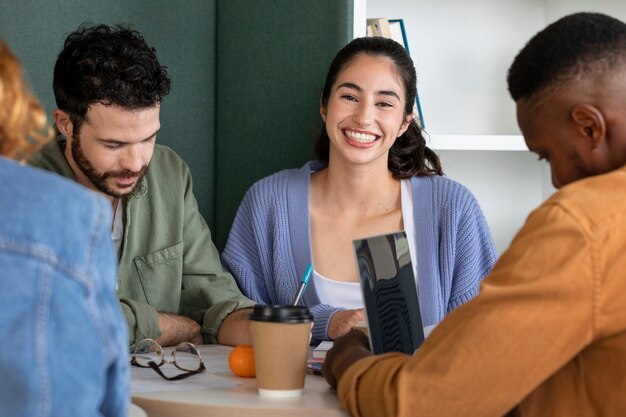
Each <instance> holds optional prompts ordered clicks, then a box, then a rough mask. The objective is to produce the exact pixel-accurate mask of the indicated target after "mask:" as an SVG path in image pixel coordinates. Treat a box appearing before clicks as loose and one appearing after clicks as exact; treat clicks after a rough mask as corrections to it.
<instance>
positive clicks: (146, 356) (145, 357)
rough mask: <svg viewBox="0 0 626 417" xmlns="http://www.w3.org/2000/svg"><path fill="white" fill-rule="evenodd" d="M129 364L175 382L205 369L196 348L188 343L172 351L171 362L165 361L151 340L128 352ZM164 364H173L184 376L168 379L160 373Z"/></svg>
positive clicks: (159, 346) (156, 345)
mask: <svg viewBox="0 0 626 417" xmlns="http://www.w3.org/2000/svg"><path fill="white" fill-rule="evenodd" d="M130 356H131V358H130V363H131V365H133V366H139V367H141V368H152V369H154V370H155V372H156V373H158V374H159V375H161V376H162V377H163V378H165V379H167V380H168V381H176V380H179V379H183V378H187V377H188V376H191V375H195V374H198V373H200V372H203V371H204V370H205V369H206V368H205V367H204V363H203V362H202V357H201V356H200V352H198V348H197V347H196V346H195V345H194V344H193V343H189V342H183V343H181V344H179V345H178V346H176V348H175V349H174V350H173V351H172V360H171V361H170V360H167V359H165V353H164V352H163V348H162V347H161V345H159V344H158V343H157V342H156V341H154V340H152V339H144V340H142V341H141V342H139V343H137V344H136V345H135V347H134V348H133V349H131V351H130ZM165 363H171V364H174V366H175V367H177V368H178V369H180V370H183V371H187V372H185V373H184V374H180V375H176V376H173V377H168V376H165V375H164V374H163V372H161V369H160V366H161V365H163V364H165Z"/></svg>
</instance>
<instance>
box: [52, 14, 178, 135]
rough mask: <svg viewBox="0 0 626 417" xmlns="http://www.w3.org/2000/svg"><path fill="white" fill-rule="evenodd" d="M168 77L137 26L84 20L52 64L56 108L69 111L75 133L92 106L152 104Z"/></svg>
mask: <svg viewBox="0 0 626 417" xmlns="http://www.w3.org/2000/svg"><path fill="white" fill-rule="evenodd" d="M170 86H171V79H170V77H169V75H168V73H167V69H166V67H165V66H163V65H161V64H160V63H159V61H158V60H157V57H156V51H155V49H154V48H151V47H150V46H148V44H147V43H146V41H145V40H144V38H143V36H142V35H141V34H140V33H139V32H137V31H136V30H133V29H131V28H130V27H126V26H123V25H116V26H114V27H110V26H107V25H96V26H88V25H86V24H82V25H81V26H80V27H79V28H78V29H77V30H76V31H74V32H72V33H70V34H69V35H68V36H67V38H66V39H65V43H64V45H63V50H62V51H61V53H59V56H58V58H57V62H56V65H55V67H54V79H53V89H54V96H55V99H56V103H57V107H58V108H59V109H61V110H63V111H65V112H67V113H68V114H69V116H70V119H71V120H72V123H73V125H74V128H73V130H74V132H73V133H74V135H77V134H78V132H79V130H80V126H81V124H82V123H83V121H84V120H85V115H86V114H87V110H88V108H89V105H90V104H93V103H102V104H105V105H116V106H120V107H122V108H124V109H127V110H135V109H141V108H147V107H152V106H155V105H156V104H157V103H160V102H161V101H162V100H163V98H164V97H165V96H166V95H167V94H168V93H169V92H170Z"/></svg>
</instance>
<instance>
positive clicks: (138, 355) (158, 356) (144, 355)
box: [130, 339, 163, 367]
mask: <svg viewBox="0 0 626 417" xmlns="http://www.w3.org/2000/svg"><path fill="white" fill-rule="evenodd" d="M130 354H131V356H133V357H134V358H135V361H136V362H137V365H139V366H145V367H149V365H148V362H154V363H156V364H157V365H160V364H161V363H163V348H161V345H159V344H158V343H157V342H155V341H154V340H152V339H145V340H142V341H141V342H139V343H137V345H136V346H135V348H134V349H133V350H132V351H131V353H130Z"/></svg>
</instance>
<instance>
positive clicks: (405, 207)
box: [313, 179, 419, 309]
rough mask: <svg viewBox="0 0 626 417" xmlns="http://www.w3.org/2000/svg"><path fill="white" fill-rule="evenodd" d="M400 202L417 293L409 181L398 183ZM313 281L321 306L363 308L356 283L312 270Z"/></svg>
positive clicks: (413, 225) (358, 286) (359, 289)
mask: <svg viewBox="0 0 626 417" xmlns="http://www.w3.org/2000/svg"><path fill="white" fill-rule="evenodd" d="M400 202H401V205H402V222H403V223H404V231H405V232H406V235H407V241H408V244H409V253H410V255H411V262H412V264H413V276H414V277H415V286H416V287H417V288H418V293H419V286H418V285H417V283H418V279H417V257H416V253H417V252H416V243H417V242H416V240H415V224H414V222H413V192H412V190H411V181H410V180H408V179H406V180H401V181H400ZM355 267H356V266H355ZM313 280H314V282H315V289H316V290H317V295H318V297H319V299H320V302H321V303H322V304H329V305H332V306H335V307H343V308H347V309H356V308H363V296H362V294H361V287H360V285H359V283H358V282H345V281H335V280H333V279H330V278H326V277H324V276H322V275H320V274H318V273H317V272H316V271H315V270H313Z"/></svg>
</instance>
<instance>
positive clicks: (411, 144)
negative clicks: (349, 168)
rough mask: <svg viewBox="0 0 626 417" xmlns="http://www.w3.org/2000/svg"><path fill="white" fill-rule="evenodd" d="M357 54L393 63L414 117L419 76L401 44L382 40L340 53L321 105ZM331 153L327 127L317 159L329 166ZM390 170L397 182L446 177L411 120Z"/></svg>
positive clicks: (358, 42) (367, 41) (362, 41)
mask: <svg viewBox="0 0 626 417" xmlns="http://www.w3.org/2000/svg"><path fill="white" fill-rule="evenodd" d="M358 55H368V56H374V57H376V56H380V57H384V58H387V59H389V60H391V61H392V62H393V64H394V66H395V68H396V71H397V73H398V75H399V77H400V78H401V79H402V83H403V85H404V91H405V96H404V98H405V107H404V117H407V116H408V115H409V114H411V113H412V112H413V103H415V95H416V94H417V86H416V83H417V77H416V74H415V67H414V66H413V61H412V60H411V57H409V54H408V53H407V52H406V49H404V47H403V46H402V45H400V44H399V43H397V42H395V41H393V40H391V39H387V38H382V37H367V38H357V39H354V40H353V41H352V42H350V43H349V44H347V45H346V46H344V47H343V49H341V50H340V51H339V53H337V55H336V56H335V59H334V60H333V62H332V63H331V64H330V67H329V68H328V74H327V75H326V83H325V84H324V90H323V91H322V99H321V102H322V106H324V107H326V106H328V100H329V99H330V94H331V89H332V87H333V85H334V84H335V81H337V76H338V75H339V73H340V72H341V70H342V69H343V68H344V67H345V66H346V65H347V64H349V63H350V62H351V61H352V60H353V59H354V58H356V57H357V56H358ZM329 150H330V139H329V137H328V133H327V132H326V129H325V128H324V129H322V132H321V134H320V136H319V137H318V139H317V142H316V143H315V153H316V154H317V158H318V159H319V160H320V161H322V162H326V163H328V156H329ZM388 167H389V171H391V173H392V174H393V176H394V177H395V178H398V179H405V178H410V177H414V176H425V175H443V171H442V169H441V162H440V161H439V157H438V156H437V154H435V152H433V150H432V149H430V148H428V147H427V146H426V140H425V139H424V136H423V135H422V130H421V129H420V127H419V126H418V125H417V122H416V121H415V118H414V119H413V120H411V123H410V124H409V127H408V129H407V130H406V132H404V133H403V134H402V135H401V136H400V137H399V138H397V139H396V141H395V143H394V144H393V146H392V147H391V149H390V150H389V162H388Z"/></svg>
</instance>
